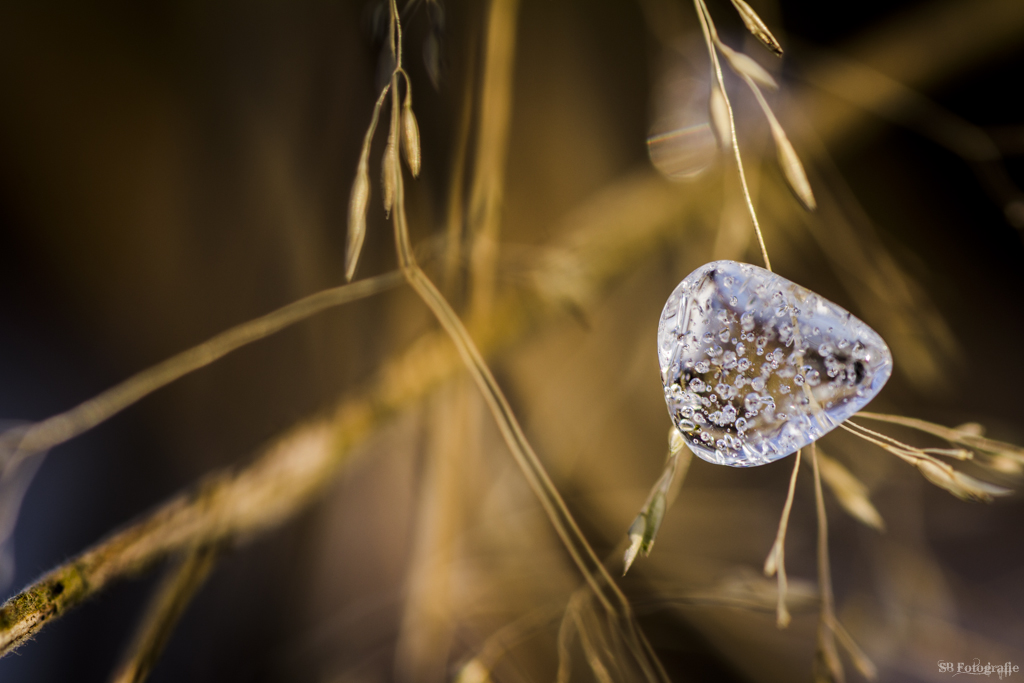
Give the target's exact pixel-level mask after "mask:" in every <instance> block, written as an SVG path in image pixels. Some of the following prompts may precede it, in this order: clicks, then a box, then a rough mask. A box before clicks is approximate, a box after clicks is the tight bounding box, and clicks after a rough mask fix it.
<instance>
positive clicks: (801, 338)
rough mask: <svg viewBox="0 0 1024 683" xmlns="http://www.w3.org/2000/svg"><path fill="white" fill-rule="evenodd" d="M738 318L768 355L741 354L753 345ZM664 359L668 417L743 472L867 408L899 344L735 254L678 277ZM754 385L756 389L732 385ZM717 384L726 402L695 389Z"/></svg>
mask: <svg viewBox="0 0 1024 683" xmlns="http://www.w3.org/2000/svg"><path fill="white" fill-rule="evenodd" d="M779 310H783V311H784V315H782V316H778V311H779ZM737 321H739V326H740V327H741V328H742V331H743V333H742V335H741V336H742V338H745V339H747V340H748V341H755V343H756V347H755V352H756V355H757V356H762V357H763V361H759V362H758V363H751V362H749V361H747V360H746V359H745V358H744V359H741V360H739V361H737V360H736V359H737V357H742V356H743V355H744V352H745V351H746V348H745V347H744V346H743V344H742V342H739V341H738V339H737V338H736V337H735V336H733V335H734V334H735V323H736V322H737ZM730 330H733V331H732V332H730ZM727 333H728V337H729V341H724V340H725V339H726V337H727ZM755 337H756V339H755ZM684 339H694V340H703V341H704V343H703V344H689V345H683V342H682V341H680V340H684ZM719 340H722V343H721V345H720V344H718V343H716V342H718V341H719ZM723 347H724V348H723ZM658 360H659V363H660V365H661V376H662V381H663V382H664V385H665V389H666V391H665V400H666V402H667V403H668V410H669V414H670V415H671V416H672V420H673V422H674V423H675V424H676V426H677V427H679V429H680V430H681V431H683V434H684V440H685V441H686V443H687V444H688V445H689V447H690V449H691V450H692V451H693V452H694V453H696V454H697V456H699V457H701V458H703V459H704V460H707V461H708V462H713V463H719V464H726V465H732V466H733V467H752V466H755V465H764V464H766V463H769V462H772V461H775V460H778V459H780V458H784V457H786V456H787V455H789V454H791V453H794V452H796V450H797V449H798V448H802V447H803V446H806V445H807V444H809V443H811V442H812V441H814V440H816V439H819V438H821V437H822V436H823V435H824V434H826V433H827V432H829V431H831V430H832V429H834V428H835V427H836V426H838V425H839V423H841V422H842V421H843V420H845V419H846V418H848V417H850V416H851V415H853V414H854V413H855V412H857V411H858V410H860V409H861V408H863V407H864V406H865V405H867V403H868V402H869V401H870V400H871V399H872V398H874V397H875V395H876V394H877V393H878V392H879V391H880V390H881V388H882V386H883V385H884V384H885V383H886V381H887V380H888V379H889V375H890V374H891V373H892V355H891V354H890V353H889V347H887V346H886V344H885V342H884V341H883V340H882V338H881V337H880V336H879V335H878V333H876V332H875V331H874V330H872V329H871V328H870V327H868V326H867V325H865V324H864V323H863V322H862V321H861V320H859V319H857V318H855V317H854V316H852V315H851V314H850V313H849V312H847V311H845V310H843V309H842V308H840V307H839V306H837V305H836V304H834V303H832V302H830V301H828V300H826V299H824V298H822V297H821V296H819V295H817V294H815V293H814V292H811V291H810V290H808V289H805V288H804V287H801V286H800V285H797V284H795V283H793V282H790V281H789V280H787V279H785V278H783V277H780V276H778V275H776V274H774V273H771V272H769V271H767V270H764V269H763V268H758V267H757V266H752V265H749V264H741V263H736V262H735V261H715V262H714V263H709V264H707V265H704V266H701V267H700V268H698V269H697V270H695V271H694V272H692V273H690V274H689V275H688V276H687V277H686V279H685V280H683V281H682V282H681V283H679V286H678V287H676V289H675V291H674V292H672V296H671V297H670V298H669V303H668V304H667V305H666V306H665V310H664V312H663V313H662V316H661V321H660V324H659V326H658ZM790 378H791V379H790ZM784 380H785V381H784ZM747 385H749V386H750V387H751V389H753V391H750V390H746V391H739V390H737V389H733V390H731V391H727V390H724V387H725V386H732V387H735V388H739V387H744V386H747ZM793 385H796V386H793ZM695 387H700V388H699V389H696V388H695ZM711 387H715V388H716V390H718V391H717V393H718V394H719V395H720V396H721V400H719V397H718V395H716V394H715V393H711V394H709V395H707V396H705V397H703V398H702V397H701V396H700V394H697V393H695V391H696V392H700V391H701V390H703V391H710V389H711ZM720 388H721V389H720ZM673 389H677V390H675V391H673ZM687 390H689V391H687ZM733 416H737V417H735V418H734V417H733ZM684 421H685V422H684ZM694 423H696V424H699V425H702V428H701V429H700V430H699V431H698V430H695V429H694V427H693V426H692V425H694Z"/></svg>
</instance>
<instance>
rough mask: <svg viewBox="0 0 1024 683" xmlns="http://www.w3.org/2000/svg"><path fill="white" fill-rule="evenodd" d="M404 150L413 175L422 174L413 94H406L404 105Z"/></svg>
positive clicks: (418, 132) (414, 176) (415, 176)
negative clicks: (413, 109) (413, 108)
mask: <svg viewBox="0 0 1024 683" xmlns="http://www.w3.org/2000/svg"><path fill="white" fill-rule="evenodd" d="M402 151H403V152H405V160H406V162H407V163H408V164H409V170H410V171H412V177H413V178H417V177H419V175H420V162H421V157H420V127H419V124H417V123H416V114H414V113H413V111H412V96H411V95H409V93H406V95H405V103H404V104H403V105H402Z"/></svg>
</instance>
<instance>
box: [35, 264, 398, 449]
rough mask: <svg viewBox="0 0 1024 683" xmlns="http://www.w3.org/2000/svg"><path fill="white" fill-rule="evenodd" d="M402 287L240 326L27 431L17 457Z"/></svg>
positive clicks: (383, 281)
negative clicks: (311, 320) (279, 336)
mask: <svg viewBox="0 0 1024 683" xmlns="http://www.w3.org/2000/svg"><path fill="white" fill-rule="evenodd" d="M401 282H402V274H401V273H400V272H399V271H393V272H390V273H385V274H384V275H378V276H376V277H372V278H368V279H365V280H360V281H359V282H353V283H351V284H347V285H341V286H340V287H334V288H332V289H325V290H323V291H321V292H317V293H316V294H311V295H310V296H307V297H306V298H304V299H299V300H298V301H296V302H294V303H291V304H288V305H287V306H283V307H281V308H279V309H277V310H276V311H273V312H271V313H268V314H266V315H264V316H261V317H259V318H256V319H254V320H250V321H248V322H245V323H242V324H241V325H236V326H235V327H232V328H231V329H229V330H226V331H224V332H221V333H220V334H218V335H216V336H214V337H212V338H211V339H209V340H207V341H205V342H203V343H202V344H199V345H198V346H194V347H192V348H191V349H188V350H187V351H182V352H181V353H178V354H176V355H174V356H171V357H170V358H168V359H167V360H165V361H162V362H160V363H157V364H156V365H154V366H152V367H149V368H147V369H145V370H143V371H142V372H139V373H137V374H135V375H132V376H131V377H129V378H128V379H126V380H124V381H123V382H121V383H119V384H116V385H114V386H113V387H111V388H109V389H107V390H106V391H104V392H102V393H100V394H98V395H96V396H94V397H93V398H91V399H89V400H87V401H85V402H84V403H80V404H79V405H77V406H75V407H74V408H71V409H70V410H67V411H65V412H63V413H60V414H58V415H54V416H53V417H50V418H47V419H45V420H43V421H41V422H37V423H35V424H33V425H31V426H29V427H27V428H25V431H24V432H23V433H22V435H21V438H20V441H19V442H18V444H17V453H19V454H20V456H21V457H24V456H25V455H29V454H32V453H38V452H40V451H46V450H49V449H51V448H53V447H54V446H57V445H59V444H62V443H64V442H65V441H68V440H70V439H73V438H74V437H76V436H79V435H81V434H83V433H84V432H87V431H88V430H90V429H92V428H93V427H95V426H96V425H98V424H100V423H101V422H104V421H106V420H108V419H110V418H111V417H113V416H114V415H116V414H117V413H119V412H121V411H122V410H124V409H125V408H127V407H128V406H130V405H132V404H133V403H135V402H136V401H138V400H140V399H142V398H144V397H145V396H147V395H149V394H151V393H153V392H154V391H156V390H157V389H160V388H162V387H165V386H167V385H168V384H170V383H171V382H173V381H175V380H177V379H180V378H181V377H184V376H185V375H187V374H189V373H190V372H194V371H196V370H198V369H200V368H203V367H205V366H207V365H209V364H211V363H213V362H214V361H216V360H218V359H220V358H223V357H224V356H226V355H227V354H229V353H231V352H232V351H235V350H237V349H239V348H241V347H243V346H245V345H246V344H251V343H252V342H255V341H258V340H260V339H264V338H265V337H269V336H270V335H272V334H274V333H276V332H279V331H281V330H283V329H284V328H286V327H288V326H290V325H294V324H295V323H297V322H300V321H302V320H305V319H306V318H308V317H310V316H312V315H315V314H317V313H320V312H321V311H325V310H327V309H329V308H334V307H335V306H342V305H344V304H347V303H351V302H353V301H356V300H358V299H363V298H366V297H369V296H373V295H374V294H379V293H381V292H384V291H386V290H388V289H391V288H393V287H395V286H397V285H398V284H399V283H401Z"/></svg>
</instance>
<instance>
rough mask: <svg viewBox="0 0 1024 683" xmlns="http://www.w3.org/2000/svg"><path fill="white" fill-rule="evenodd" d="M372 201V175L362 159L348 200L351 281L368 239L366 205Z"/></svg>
mask: <svg viewBox="0 0 1024 683" xmlns="http://www.w3.org/2000/svg"><path fill="white" fill-rule="evenodd" d="M369 201H370V173H369V169H368V168H367V164H366V160H365V159H361V160H360V161H359V166H358V167H357V168H356V178H355V180H354V181H353V182H352V194H351V195H350V197H349V200H348V241H347V244H346V247H345V278H346V279H347V280H349V281H351V280H352V277H353V276H354V275H355V274H356V264H357V263H358V262H359V252H360V251H361V250H362V248H363V239H364V238H365V237H366V205H367V203H368V202H369Z"/></svg>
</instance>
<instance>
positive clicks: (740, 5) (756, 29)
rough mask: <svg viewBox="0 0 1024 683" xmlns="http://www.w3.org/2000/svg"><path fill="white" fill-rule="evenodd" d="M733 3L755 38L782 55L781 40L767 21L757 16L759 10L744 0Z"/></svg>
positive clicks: (734, 0) (736, 0) (733, 1)
mask: <svg viewBox="0 0 1024 683" xmlns="http://www.w3.org/2000/svg"><path fill="white" fill-rule="evenodd" d="M732 4H733V6H734V7H736V11H737V12H739V13H740V18H741V19H743V23H744V24H745V25H746V27H747V30H748V31H750V32H751V33H752V34H753V35H754V37H755V38H757V39H758V40H760V41H761V42H762V43H764V46H765V47H766V48H768V49H769V50H771V51H772V52H774V53H775V54H776V55H778V56H779V57H781V56H782V46H781V45H779V41H777V40H776V39H775V36H773V35H772V32H771V31H769V30H768V27H767V26H765V23H764V22H763V21H761V17H759V16H757V12H755V11H754V10H753V8H751V7H750V5H748V4H747V3H746V2H744V0H732Z"/></svg>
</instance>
